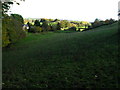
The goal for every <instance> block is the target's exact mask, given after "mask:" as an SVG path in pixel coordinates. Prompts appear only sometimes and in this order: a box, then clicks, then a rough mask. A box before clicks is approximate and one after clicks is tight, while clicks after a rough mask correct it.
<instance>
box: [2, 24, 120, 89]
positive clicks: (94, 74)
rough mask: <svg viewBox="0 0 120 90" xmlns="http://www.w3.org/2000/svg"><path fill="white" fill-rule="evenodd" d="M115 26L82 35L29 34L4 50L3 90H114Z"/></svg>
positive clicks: (115, 86) (115, 72)
mask: <svg viewBox="0 0 120 90" xmlns="http://www.w3.org/2000/svg"><path fill="white" fill-rule="evenodd" d="M117 55H118V37H117V23H115V24H112V25H108V26H102V27H99V28H96V29H92V30H89V31H85V32H71V33H64V32H49V33H44V34H28V36H27V37H26V38H24V39H22V40H20V41H18V42H17V43H16V44H14V45H13V46H12V47H11V48H7V49H5V50H3V87H8V88H11V87H14V88H29V87H31V88H46V87H52V88H59V87H63V88H68V87H69V88H70V87H74V88H75V87H80V88H117V87H120V84H119V82H118V81H120V80H119V78H120V77H118V76H119V75H120V74H119V73H118V69H119V68H118V63H117V60H118V58H117Z"/></svg>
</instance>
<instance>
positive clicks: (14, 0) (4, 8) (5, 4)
mask: <svg viewBox="0 0 120 90" xmlns="http://www.w3.org/2000/svg"><path fill="white" fill-rule="evenodd" d="M20 1H25V0H20ZM0 3H2V14H5V13H6V12H7V11H8V10H9V9H10V5H13V4H14V3H16V4H18V5H20V2H18V1H17V0H9V2H8V1H5V0H4V1H0Z"/></svg>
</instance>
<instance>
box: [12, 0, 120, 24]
mask: <svg viewBox="0 0 120 90" xmlns="http://www.w3.org/2000/svg"><path fill="white" fill-rule="evenodd" d="M18 1H19V0H18ZM118 2H119V0H25V2H20V5H16V4H14V5H13V6H12V7H11V9H10V10H11V13H17V14H20V15H22V16H23V18H52V19H56V18H57V19H66V20H78V21H90V22H92V21H94V20H95V19H96V18H98V19H101V20H105V19H110V18H113V19H116V20H117V19H118V16H117V14H118Z"/></svg>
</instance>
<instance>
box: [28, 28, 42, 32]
mask: <svg viewBox="0 0 120 90" xmlns="http://www.w3.org/2000/svg"><path fill="white" fill-rule="evenodd" d="M29 32H32V33H40V32H42V28H41V27H39V26H31V28H30V31H29Z"/></svg>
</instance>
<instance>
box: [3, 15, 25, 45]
mask: <svg viewBox="0 0 120 90" xmlns="http://www.w3.org/2000/svg"><path fill="white" fill-rule="evenodd" d="M25 36H26V33H25V31H23V30H22V22H21V21H18V20H16V19H14V18H12V17H11V16H5V17H4V18H3V20H2V47H6V46H8V45H9V44H11V43H15V42H16V41H17V40H19V39H21V38H24V37H25Z"/></svg>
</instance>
